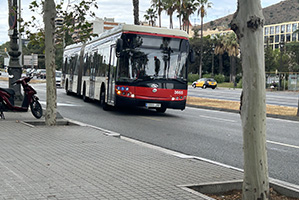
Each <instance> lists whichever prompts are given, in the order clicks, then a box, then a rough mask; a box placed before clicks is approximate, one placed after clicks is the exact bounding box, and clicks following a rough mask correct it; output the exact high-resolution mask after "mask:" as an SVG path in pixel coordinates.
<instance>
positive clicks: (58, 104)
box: [39, 101, 80, 107]
mask: <svg viewBox="0 0 299 200" xmlns="http://www.w3.org/2000/svg"><path fill="white" fill-rule="evenodd" d="M39 102H40V103H41V104H42V105H47V102H46V101H39ZM57 106H70V107H72V106H80V105H76V104H72V103H57Z"/></svg>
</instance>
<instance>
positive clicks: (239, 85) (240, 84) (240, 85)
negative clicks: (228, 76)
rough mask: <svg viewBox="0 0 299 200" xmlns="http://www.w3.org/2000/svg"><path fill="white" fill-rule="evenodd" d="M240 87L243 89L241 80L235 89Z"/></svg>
mask: <svg viewBox="0 0 299 200" xmlns="http://www.w3.org/2000/svg"><path fill="white" fill-rule="evenodd" d="M242 87H243V80H242V78H241V79H240V81H239V83H238V84H237V88H242Z"/></svg>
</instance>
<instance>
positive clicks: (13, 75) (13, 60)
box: [8, 0, 23, 101]
mask: <svg viewBox="0 0 299 200" xmlns="http://www.w3.org/2000/svg"><path fill="white" fill-rule="evenodd" d="M17 16H18V14H17V0H13V3H12V6H11V7H10V10H9V26H10V30H9V35H10V51H9V52H8V54H9V55H10V60H9V67H8V74H9V75H10V77H9V82H8V87H9V88H12V89H13V90H14V91H15V101H22V100H23V95H22V94H21V86H20V85H19V84H17V85H13V84H12V83H13V82H15V81H16V80H18V79H20V78H21V75H22V67H21V66H20V63H19V56H20V55H21V52H20V51H19V47H18V27H17V23H18V22H17V21H18V17H17Z"/></svg>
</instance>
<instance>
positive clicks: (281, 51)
mask: <svg viewBox="0 0 299 200" xmlns="http://www.w3.org/2000/svg"><path fill="white" fill-rule="evenodd" d="M279 47H280V71H282V53H283V47H284V43H283V42H280V43H279ZM279 90H281V77H280V76H279Z"/></svg>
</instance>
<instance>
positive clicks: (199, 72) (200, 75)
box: [198, 16, 203, 78]
mask: <svg viewBox="0 0 299 200" xmlns="http://www.w3.org/2000/svg"><path fill="white" fill-rule="evenodd" d="M202 55H203V17H202V16H201V26H200V58H199V59H200V60H199V70H198V75H199V78H201V77H202Z"/></svg>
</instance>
